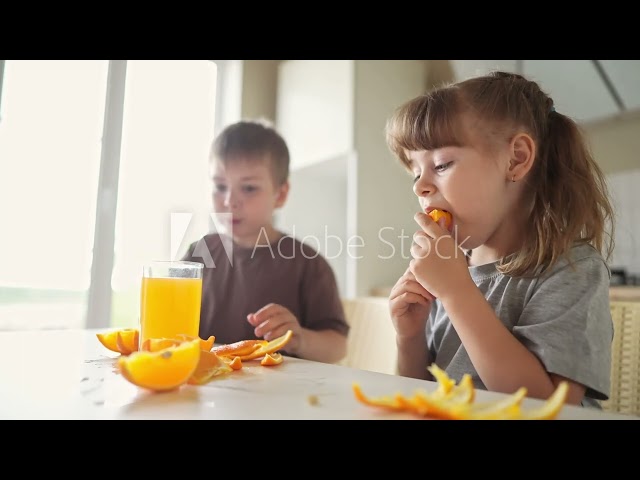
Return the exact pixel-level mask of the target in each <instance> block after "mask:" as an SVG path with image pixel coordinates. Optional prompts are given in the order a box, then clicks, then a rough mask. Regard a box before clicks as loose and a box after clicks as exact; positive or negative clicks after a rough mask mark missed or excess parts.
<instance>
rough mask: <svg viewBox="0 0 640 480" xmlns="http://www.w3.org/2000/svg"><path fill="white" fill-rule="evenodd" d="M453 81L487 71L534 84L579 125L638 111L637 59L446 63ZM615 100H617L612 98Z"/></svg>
mask: <svg viewBox="0 0 640 480" xmlns="http://www.w3.org/2000/svg"><path fill="white" fill-rule="evenodd" d="M450 62H451V66H452V67H453V71H454V74H455V75H456V79H457V80H461V79H465V78H469V77H472V76H475V75H482V74H485V73H487V72H489V71H491V70H496V69H500V70H505V71H509V72H515V73H521V74H523V75H525V76H527V77H528V78H530V79H532V80H535V81H537V82H538V83H539V84H540V86H541V88H542V89H543V90H544V91H545V92H546V93H548V94H549V95H550V96H551V97H552V98H553V100H554V103H555V105H556V110H558V111H559V112H561V113H563V114H565V115H568V116H570V117H572V118H573V119H574V120H576V121H578V122H581V123H590V122H596V121H600V120H604V119H608V118H611V117H615V116H617V115H620V114H624V113H627V112H630V111H637V110H640V60H450ZM616 97H617V98H616Z"/></svg>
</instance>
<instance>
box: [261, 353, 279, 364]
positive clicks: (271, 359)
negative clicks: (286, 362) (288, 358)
mask: <svg viewBox="0 0 640 480" xmlns="http://www.w3.org/2000/svg"><path fill="white" fill-rule="evenodd" d="M283 359H284V357H283V356H282V354H281V353H278V352H275V353H266V354H265V356H264V357H263V358H262V360H260V365H262V366H265V367H270V366H273V365H280V364H281V363H282V360H283Z"/></svg>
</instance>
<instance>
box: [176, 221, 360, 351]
mask: <svg viewBox="0 0 640 480" xmlns="http://www.w3.org/2000/svg"><path fill="white" fill-rule="evenodd" d="M223 239H224V240H225V244H224V245H223ZM202 242H204V243H202ZM225 245H226V246H227V247H229V246H230V245H233V248H232V249H229V250H231V251H230V252H229V254H228V253H227V250H225ZM204 249H206V252H208V253H209V254H210V255H211V257H210V258H206V257H207V254H206V253H205V250H204ZM229 255H231V258H232V261H231V259H230V258H229ZM183 260H187V261H192V262H200V263H203V264H204V265H205V268H204V270H203V280H202V308H201V312H200V337H201V338H205V339H206V338H208V337H209V336H210V335H214V336H215V337H216V343H221V344H222V343H233V342H237V341H239V340H246V339H256V338H258V337H256V336H255V335H254V333H253V331H254V327H253V326H252V325H251V324H250V323H249V322H248V321H247V315H248V314H250V313H255V312H256V311H258V310H259V309H261V308H262V307H264V306H266V305H268V304H269V303H277V304H279V305H282V306H283V307H286V308H288V309H289V310H290V311H291V313H293V314H294V315H295V316H296V318H297V319H298V321H299V322H300V325H301V326H302V327H303V328H307V329H310V330H325V329H332V330H336V331H338V332H340V333H342V334H344V335H347V334H348V332H349V326H348V324H347V322H346V320H345V316H344V311H343V309H342V302H341V299H340V295H339V292H338V287H337V284H336V280H335V276H334V273H333V270H332V269H331V266H330V265H329V263H328V262H327V261H326V259H325V258H324V257H323V256H322V255H320V254H319V253H318V252H317V251H316V250H314V249H313V248H311V247H309V246H308V245H306V244H304V243H301V242H300V241H298V240H297V239H295V238H293V237H290V236H284V237H282V238H281V239H280V240H279V241H277V242H274V243H272V244H270V245H269V246H264V247H257V248H243V247H240V246H238V245H237V244H235V243H234V244H232V242H230V241H229V238H228V237H222V236H220V235H219V234H217V233H214V234H209V235H206V236H204V237H203V238H202V239H200V240H199V241H198V242H195V243H193V244H192V245H191V246H190V247H189V249H188V251H187V253H186V255H185V256H184V257H183ZM283 353H286V351H285V352H283Z"/></svg>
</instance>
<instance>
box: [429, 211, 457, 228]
mask: <svg viewBox="0 0 640 480" xmlns="http://www.w3.org/2000/svg"><path fill="white" fill-rule="evenodd" d="M429 216H430V217H431V218H432V219H433V221H434V222H436V223H438V221H439V220H440V219H441V218H444V224H445V225H444V226H445V228H446V229H447V230H449V229H450V228H451V223H452V222H453V216H452V215H451V214H450V213H449V212H447V211H446V210H437V209H436V210H431V211H430V212H429Z"/></svg>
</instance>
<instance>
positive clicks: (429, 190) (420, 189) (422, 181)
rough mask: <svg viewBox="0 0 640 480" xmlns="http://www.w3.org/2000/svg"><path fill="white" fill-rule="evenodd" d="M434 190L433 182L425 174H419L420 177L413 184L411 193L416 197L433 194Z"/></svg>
mask: <svg viewBox="0 0 640 480" xmlns="http://www.w3.org/2000/svg"><path fill="white" fill-rule="evenodd" d="M434 191H435V187H434V185H433V183H431V182H430V181H429V179H428V178H427V177H426V176H425V175H420V178H418V180H416V182H415V183H414V184H413V193H415V194H416V196H418V197H426V196H428V195H431V194H433V192H434Z"/></svg>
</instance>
